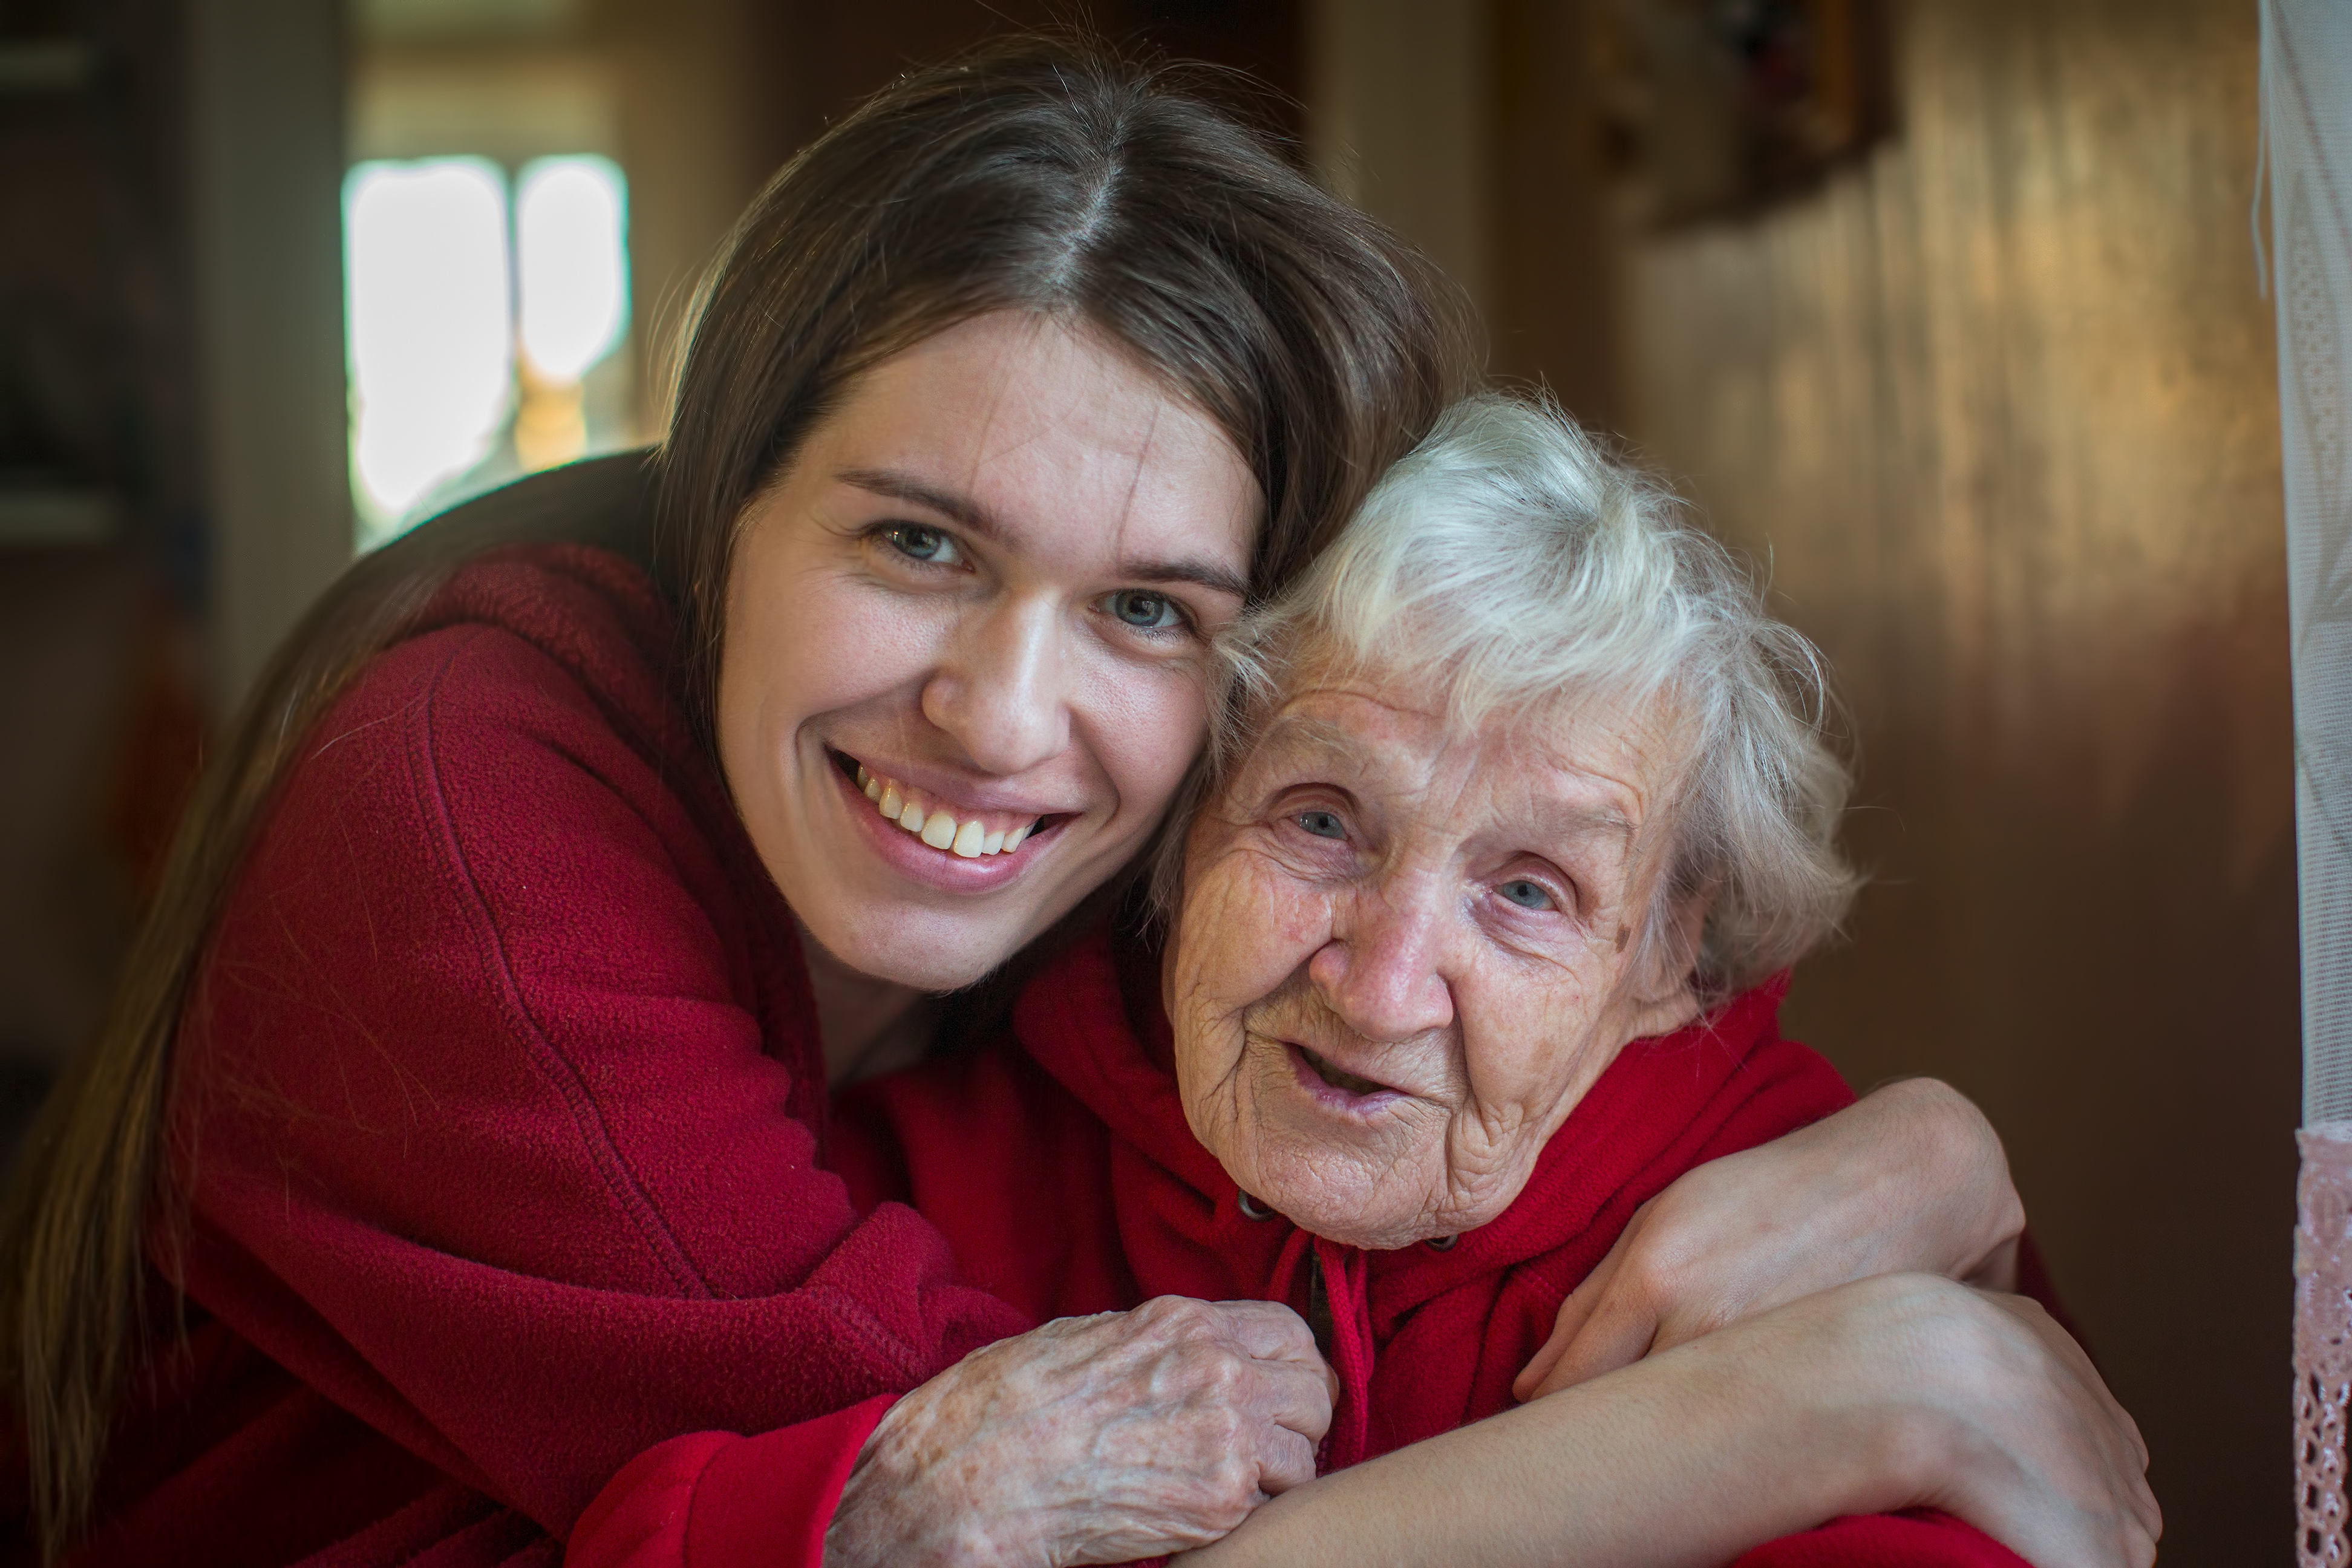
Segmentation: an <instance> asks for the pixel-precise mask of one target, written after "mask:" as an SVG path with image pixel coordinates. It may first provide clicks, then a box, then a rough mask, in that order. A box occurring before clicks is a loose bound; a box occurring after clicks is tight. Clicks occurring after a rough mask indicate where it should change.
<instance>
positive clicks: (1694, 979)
mask: <svg viewBox="0 0 2352 1568" xmlns="http://www.w3.org/2000/svg"><path fill="white" fill-rule="evenodd" d="M1658 903H1659V909H1658V912H1657V913H1655V914H1654V915H1653V916H1651V918H1650V921H1649V922H1648V924H1649V929H1648V930H1647V931H1642V932H1639V933H1634V934H1632V935H1630V936H1627V937H1623V938H1621V940H1622V941H1624V942H1626V944H1627V945H1628V946H1629V947H1631V948H1633V968H1632V969H1631V970H1630V971H1629V972H1628V973H1627V974H1626V976H1625V979H1624V983H1623V991H1622V994H1623V995H1624V997H1625V999H1626V1013H1627V1020H1626V1027H1625V1029H1624V1030H1623V1034H1624V1037H1625V1038H1627V1039H1628V1040H1643V1039H1647V1038H1649V1037H1651V1036H1653V1035H1670V1034H1672V1033H1674V1031H1675V1030H1676V1029H1679V1028H1681V1027H1682V1026H1684V1025H1685V1024H1687V1023H1689V1022H1690V1021H1691V1020H1692V1019H1693V1018H1695V1017H1696V1016H1698V1014H1699V1008H1700V1002H1699V986H1698V952H1699V942H1700V940H1701V938H1702V937H1703V936H1704V934H1705V932H1706V917H1707V915H1708V913H1709V912H1710V911H1711V910H1713V909H1714V908H1715V886H1714V884H1712V883H1709V884H1708V885H1706V886H1705V887H1703V888H1700V889H1697V890H1696V891H1695V892H1689V893H1679V894H1675V895H1673V896H1671V897H1669V898H1665V899H1662V900H1658Z"/></svg>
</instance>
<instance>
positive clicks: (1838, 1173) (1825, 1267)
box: [1517, 1079, 2025, 1399]
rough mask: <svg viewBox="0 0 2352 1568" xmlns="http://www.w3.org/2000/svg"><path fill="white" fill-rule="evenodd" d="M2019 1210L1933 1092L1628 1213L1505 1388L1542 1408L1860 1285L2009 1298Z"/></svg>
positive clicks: (1970, 1114)
mask: <svg viewBox="0 0 2352 1568" xmlns="http://www.w3.org/2000/svg"><path fill="white" fill-rule="evenodd" d="M2024 1227H2025V1208H2024V1205H2022V1204H2021V1203H2020V1202H2019V1201H2018V1196H2017V1190H2016V1188H2015V1187H2013V1186H2012V1185H2011V1184H2010V1177H2009V1159H2008V1156H2007V1155H2006V1154H2005V1153H2004V1152H2002V1149H2001V1145H2000V1135H1999V1134H1998V1133H1996V1132H1995V1131H1993V1129H1992V1124H1991V1123H1990V1122H1989V1121H1986V1120H1985V1117H1984V1113H1983V1112H1982V1111H1980V1110H1978V1109H1977V1108H1976V1107H1975V1105H1973V1104H1972V1103H1970V1102H1969V1100H1968V1098H1967V1097H1966V1096H1965V1095H1963V1094H1961V1093H1960V1092H1959V1091H1958V1090H1957V1089H1953V1088H1951V1087H1950V1086H1949V1085H1948V1084H1943V1083H1939V1082H1937V1080H1935V1079H1905V1080H1903V1081H1901V1082H1897V1083H1891V1084H1887V1085H1885V1087H1883V1088H1881V1089H1877V1090H1875V1091H1874V1092H1873V1093H1871V1094H1869V1095H1866V1096H1864V1098H1863V1099H1862V1100H1858V1101H1856V1102H1855V1103H1853V1105H1850V1106H1848V1107H1846V1108H1845V1109H1844V1110H1841V1111H1839V1112H1837V1113H1836V1114H1835V1115H1833V1116H1829V1117H1826V1118H1824V1119H1822V1121H1817V1122H1815V1123H1814V1124H1813V1125H1812V1126H1811V1127H1807V1128H1804V1129H1802V1130H1801V1131H1796V1132H1792V1133H1790V1134H1789V1135H1788V1136H1786V1137H1784V1138H1780V1139H1778V1140H1776V1141H1775V1142H1770V1143H1765V1144H1761V1145H1759V1146H1758V1147H1756V1148H1754V1149H1749V1150H1746V1151H1744V1152H1740V1153H1738V1154H1732V1155H1729V1156H1727V1157H1726V1158H1724V1159H1720V1160H1715V1161H1712V1162H1710V1163H1706V1164H1704V1165H1701V1166H1699V1167H1697V1168H1696V1170H1693V1171H1691V1172H1689V1173H1686V1174H1685V1175H1684V1176H1683V1177H1682V1178H1681V1179H1680V1180H1678V1181H1676V1182H1675V1184H1673V1185H1672V1186H1670V1187H1668V1188H1667V1189H1666V1190H1665V1191H1664V1192H1663V1193H1660V1194H1658V1195H1657V1196H1656V1197H1655V1198H1654V1199H1652V1200H1651V1201H1650V1202H1648V1203H1646V1204H1644V1205H1642V1207H1641V1208H1640V1209H1639V1210H1637V1211H1635V1213H1634V1215H1633V1221H1632V1223H1631V1224H1629V1225H1627V1226H1626V1227H1625V1230H1624V1233H1623V1234H1622V1236H1620V1237H1618V1238H1617V1242H1616V1245H1615V1246H1613V1247H1611V1248H1610V1250H1609V1254H1608V1256H1607V1257H1605V1258H1602V1259H1601V1263H1600V1265H1599V1266H1598V1267H1596V1268H1594V1269H1593V1270H1592V1272H1591V1274H1590V1275H1589V1276H1587V1277H1586V1278H1585V1279H1584V1281H1583V1282H1582V1283H1581V1284H1580V1285H1579V1286H1578V1287H1577V1288H1576V1289H1575V1290H1574V1291H1573V1292H1572V1293H1571V1294H1570V1296H1569V1298H1568V1300H1566V1301H1565V1302H1563V1303H1562V1304H1561V1306H1560V1310H1559V1321H1558V1322H1557V1323H1556V1325H1555V1326H1554V1328H1553V1331H1552V1335H1551V1338H1550V1339H1549V1341H1548V1342H1546V1343H1545V1344H1544V1346H1543V1348H1542V1349H1541V1350H1539V1351H1538V1352H1536V1355H1535V1358H1534V1359H1533V1360H1532V1361H1531V1362H1529V1363H1528V1367H1527V1370H1526V1371H1525V1372H1523V1373H1521V1374H1520V1376H1519V1380H1518V1384H1517V1393H1518V1394H1519V1396H1520V1397H1521V1398H1522V1399H1528V1398H1533V1397H1535V1396H1537V1395H1538V1394H1550V1393H1553V1392H1555V1391H1557V1390H1559V1389H1562V1388H1566V1387H1568V1386H1570V1384H1577V1383H1581V1382H1583V1381H1584V1380H1586V1379H1588V1378H1592V1377H1597V1376H1599V1375H1600V1374H1601V1373H1605V1372H1609V1371H1612V1370H1613V1369H1615V1368H1617V1367H1621V1366H1624V1365H1626V1364H1628V1363H1632V1362H1634V1361H1636V1360H1638V1359H1640V1358H1641V1357H1643V1356H1644V1355H1648V1354H1652V1353H1654V1352H1659V1351H1664V1350H1670V1349H1672V1348H1673V1347H1675V1346H1676V1345H1679V1344H1683V1343H1685V1342H1688V1341H1691V1340H1694V1339H1696V1338H1697V1337H1699V1336H1700V1335H1702V1334H1706V1333H1708V1332H1710V1331H1714V1330H1716V1329H1719V1328H1722V1327H1723V1326H1725V1325H1726V1324H1728V1323H1731V1322H1734V1321H1738V1319H1740V1318H1743V1317H1747V1316H1749V1315H1751V1314H1753V1313H1756V1312H1760V1311H1763V1310H1768V1309H1769V1308H1772V1307H1777V1306H1780V1305H1782V1304H1784V1303H1787V1302H1790V1301H1793V1300H1796V1299H1797V1298H1799V1297H1801V1296H1805V1295H1809V1294H1811V1293H1812V1292H1813V1291H1816V1290H1824V1289H1829V1288H1830V1287H1832V1286H1835V1285H1843V1284H1845V1283H1848V1282H1849V1281H1852V1280H1856V1279H1869V1278H1871V1277H1872V1276H1874V1275H1879V1274H1893V1273H1902V1272H1916V1273H1923V1274H1940V1275H1943V1276H1945V1277H1947V1278H1948V1279H1958V1280H1960V1281H1963V1282H1964V1283H1967V1284H1969V1285H1975V1286H1979V1287H1981V1288H1982V1289H1989V1290H2014V1289H2017V1254H2018V1242H2019V1238H2020V1237H2021V1235H2022V1234H2023V1231H2024Z"/></svg>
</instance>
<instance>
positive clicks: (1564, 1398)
mask: <svg viewBox="0 0 2352 1568" xmlns="http://www.w3.org/2000/svg"><path fill="white" fill-rule="evenodd" d="M1742 1360H1743V1358H1742V1357H1740V1356H1738V1354H1736V1353H1733V1354H1726V1353H1723V1349H1722V1347H1721V1345H1720V1343H1719V1342H1718V1341H1717V1340H1715V1339H1708V1340H1701V1341H1698V1342H1694V1343H1692V1344H1689V1345H1685V1346H1684V1347H1682V1348H1681V1349H1679V1350H1675V1351H1671V1352H1665V1353H1664V1354H1663V1355H1660V1356H1658V1357H1655V1358H1654V1359H1652V1360H1649V1361H1645V1362H1642V1363H1638V1364H1636V1365H1634V1366H1632V1367H1628V1368H1626V1369H1624V1370H1623V1371H1622V1372H1617V1373H1611V1374H1609V1375H1607V1376H1605V1377H1601V1378H1597V1379H1595V1380H1594V1381H1592V1382H1591V1383H1588V1384H1580V1385H1579V1386H1577V1387H1575V1388H1570V1389H1567V1390H1564V1391H1562V1392H1560V1393H1559V1394H1551V1395H1549V1396H1548V1397H1546V1398H1543V1399H1539V1400H1537V1401H1536V1402H1534V1403H1533V1404H1530V1405H1522V1406H1520V1407H1519V1408H1517V1409H1516V1410H1511V1411H1507V1412H1506V1413H1504V1414H1502V1415H1497V1416H1496V1417H1494V1418H1493V1419H1491V1420H1487V1421H1482V1422H1479V1423H1477V1424H1476V1425H1475V1426H1466V1427H1464V1428H1463V1429H1462V1430H1460V1431H1458V1432H1450V1433H1447V1434H1445V1435H1444V1436H1438V1437H1433V1438H1431V1439H1429V1440H1428V1441H1426V1442H1423V1443H1418V1444H1415V1445H1413V1446H1412V1447H1409V1448H1404V1449H1401V1450H1399V1451H1398V1452H1396V1453H1393V1454H1390V1455H1388V1456H1386V1457H1384V1458H1380V1459H1375V1460H1373V1461H1371V1462H1370V1463H1368V1464H1363V1465H1359V1466H1357V1467H1356V1468H1352V1469H1349V1470H1345V1471H1342V1472H1340V1473H1339V1474H1337V1475H1333V1476H1327V1477H1325V1478H1323V1479H1319V1480H1316V1481H1313V1482H1311V1483H1309V1484H1307V1486H1304V1487H1301V1488H1298V1489H1296V1490H1294V1491H1290V1492H1286V1493H1285V1494H1284V1495H1283V1496H1281V1497H1278V1498H1276V1499H1275V1500H1273V1501H1272V1502H1270V1503H1267V1504H1266V1505H1265V1506H1264V1507H1262V1508H1260V1509H1259V1510H1257V1511H1256V1512H1255V1513H1254V1514H1253V1515H1251V1516H1250V1518H1249V1520H1248V1521H1246V1522H1245V1523H1244V1524H1243V1525H1242V1527H1241V1528H1240V1529H1239V1530H1237V1531H1234V1533H1233V1534H1232V1535H1230V1536H1228V1537H1226V1538H1225V1539H1224V1540H1223V1541H1222V1542H1219V1543H1218V1544H1217V1545H1215V1546H1213V1547H1211V1548H1209V1549H1208V1550H1206V1551H1203V1552H1194V1553H1192V1554H1191V1555H1188V1556H1186V1557H1183V1558H1181V1559H1180V1561H1181V1562H1182V1563H1185V1564H1186V1565H1187V1568H1249V1565H1253V1564H1261V1563H1262V1564H1265V1565H1267V1568H1316V1565H1318V1564H1326V1563H1328V1564H1332V1565H1333V1568H1339V1565H1342V1564H1346V1565H1355V1564H1366V1563H1407V1562H1411V1563H1463V1564H1479V1565H1481V1568H1505V1565H1511V1564H1520V1563H1525V1564H1527V1565H1528V1568H1555V1565H1556V1564H1558V1563H1563V1562H1575V1563H1582V1562H1593V1563H1643V1564H1644V1565H1654V1568H1681V1565H1683V1564H1689V1565H1691V1568H1715V1565H1717V1564H1720V1563H1726V1562H1728V1561H1729V1560H1731V1559H1732V1558H1734V1557H1736V1556H1738V1554H1739V1553H1740V1552H1742V1551H1744V1550H1746V1549H1747V1548H1748V1547H1750V1546H1753V1545H1755V1544H1757V1543H1758V1542H1764V1541H1769V1540H1771V1539H1772V1538H1774V1537H1776V1536H1780V1535H1785V1534H1788V1533H1790V1532H1791V1531H1798V1530H1803V1529H1807V1528H1810V1527H1811V1526H1812V1525H1815V1524H1818V1523H1820V1522H1821V1521H1823V1520H1825V1519H1828V1518H1831V1517H1832V1516H1834V1515H1836V1514H1839V1513H1844V1512H1851V1511H1856V1510H1866V1509H1869V1508H1871V1507H1873V1506H1886V1504H1885V1503H1883V1502H1879V1501H1878V1500H1877V1498H1876V1497H1875V1496H1874V1493H1880V1492H1893V1491H1900V1490H1901V1489H1902V1488H1901V1486H1900V1484H1899V1482H1898V1484H1896V1485H1895V1486H1894V1487H1893V1488H1891V1489H1890V1488H1888V1487H1886V1486H1885V1485H1883V1484H1882V1485H1879V1486H1873V1485H1871V1484H1870V1483H1871V1481H1872V1480H1873V1479H1874V1478H1873V1477H1872V1476H1871V1475H1870V1474H1868V1473H1867V1472H1868V1471H1870V1470H1871V1469H1872V1468H1879V1469H1890V1470H1891V1469H1892V1468H1893V1467H1894V1466H1895V1465H1897V1464H1900V1463H1902V1462H1903V1458H1902V1454H1901V1449H1902V1448H1903V1447H1904V1445H1905V1437H1904V1435H1903V1434H1902V1433H1900V1432H1899V1431H1896V1430H1895V1429H1894V1428H1895V1426H1897V1425H1898V1423H1895V1422H1891V1421H1889V1420H1887V1419H1886V1418H1885V1410H1884V1407H1883V1406H1875V1405H1872V1404H1870V1403H1867V1402H1865V1403H1864V1404H1862V1405H1859V1406H1847V1405H1841V1404H1839V1403H1838V1402H1836V1401H1834V1400H1830V1401H1822V1402H1819V1403H1818V1404H1814V1405H1801V1406H1799V1407H1797V1408H1794V1409H1791V1408H1790V1407H1789V1406H1788V1404H1787V1402H1786V1401H1785V1400H1783V1399H1780V1398H1777V1397H1775V1391H1774V1390H1772V1389H1770V1388H1769V1387H1767V1386H1765V1385H1764V1384H1763V1383H1762V1382H1761V1381H1760V1380H1759V1379H1757V1378H1755V1377H1754V1376H1752V1375H1750V1373H1749V1372H1748V1370H1747V1368H1745V1367H1743V1365H1742V1364H1741V1362H1742ZM1874 1456H1875V1458H1873V1457H1874Z"/></svg>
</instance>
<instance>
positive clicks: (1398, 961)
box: [1307, 884, 1454, 1041]
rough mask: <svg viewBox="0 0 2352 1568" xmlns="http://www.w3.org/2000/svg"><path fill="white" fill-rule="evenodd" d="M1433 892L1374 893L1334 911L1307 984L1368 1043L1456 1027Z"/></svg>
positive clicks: (1442, 924)
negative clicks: (1327, 935) (1326, 939)
mask: <svg viewBox="0 0 2352 1568" xmlns="http://www.w3.org/2000/svg"><path fill="white" fill-rule="evenodd" d="M1437 904H1438V901H1437V900H1436V899H1435V898H1433V897H1432V896H1431V895H1430V893H1429V891H1428V890H1425V889H1400V888H1397V887H1395V886H1394V885H1392V884H1389V885H1383V886H1381V887H1377V888H1369V889H1363V890H1361V891H1360V892H1358V893H1357V894H1356V895H1355V896H1354V897H1352V898H1350V899H1349V900H1345V903H1344V905H1343V907H1342V908H1341V909H1340V910H1337V911H1335V917H1336V918H1335V919H1334V920H1333V921H1332V931H1331V940H1330V941H1329V942H1326V943H1324V945H1323V946H1322V948H1321V949H1320V950H1318V952H1316V954H1315V956H1314V957H1313V958H1311V959H1309V960H1307V979H1308V980H1309V981H1311V982H1312V983H1313V984H1315V985H1316V987H1317V988H1318V989H1319V990H1320V991H1321V992H1322V993H1323V995H1324V999H1325V1000H1326V1001H1327V1002H1328V1004H1329V1005H1330V1007H1331V1009H1332V1011H1333V1012H1335V1013H1337V1014H1338V1015H1339V1017H1340V1018H1341V1020H1343V1021H1344V1022H1345V1023H1346V1024H1347V1025H1348V1026H1349V1028H1351V1029H1354V1030H1355V1031H1356V1032H1357V1033H1359V1034H1360V1035H1362V1036H1363V1037H1365V1038H1366V1039H1370V1040H1380V1041H1402V1040H1410V1039H1413V1038H1416V1037H1420V1036H1422V1035H1426V1034H1429V1033H1431V1032H1433V1031H1434V1030H1438V1029H1443V1028H1445V1027H1447V1026H1450V1025H1452V1023H1453V1022H1454V986H1453V983H1452V982H1451V981H1450V980H1449V979H1448V978H1447V975H1446V973H1445V971H1446V963H1445V959H1446V940H1445V939H1446V921H1445V916H1444V910H1441V909H1440V908H1438V907H1437Z"/></svg>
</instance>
